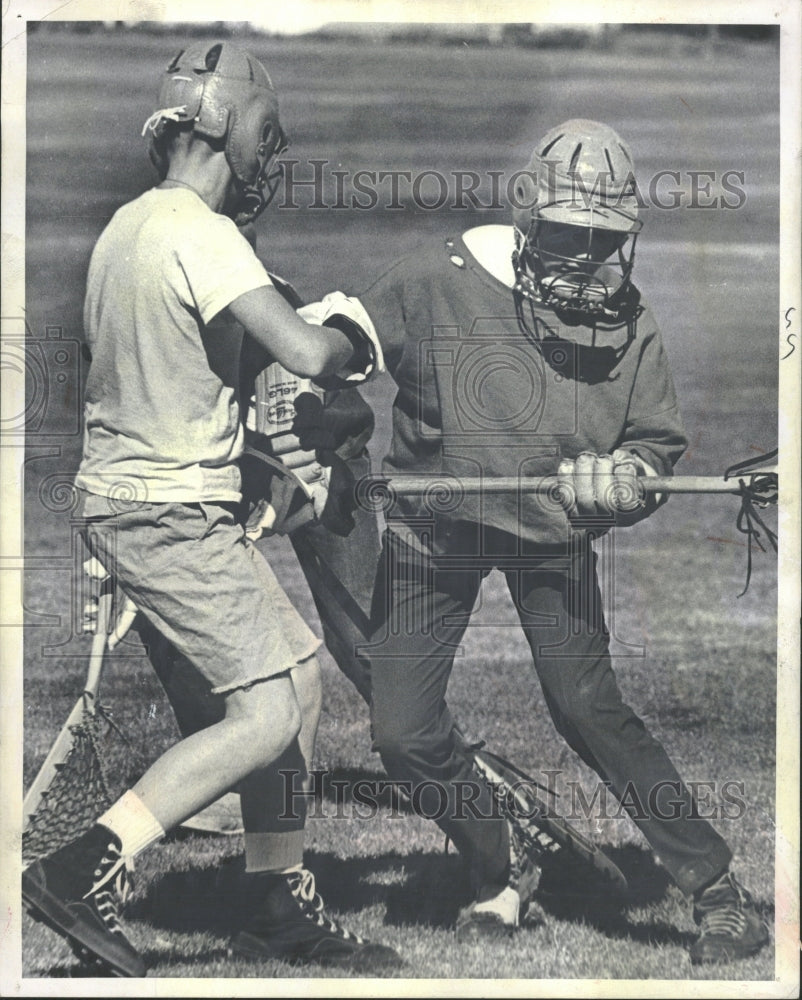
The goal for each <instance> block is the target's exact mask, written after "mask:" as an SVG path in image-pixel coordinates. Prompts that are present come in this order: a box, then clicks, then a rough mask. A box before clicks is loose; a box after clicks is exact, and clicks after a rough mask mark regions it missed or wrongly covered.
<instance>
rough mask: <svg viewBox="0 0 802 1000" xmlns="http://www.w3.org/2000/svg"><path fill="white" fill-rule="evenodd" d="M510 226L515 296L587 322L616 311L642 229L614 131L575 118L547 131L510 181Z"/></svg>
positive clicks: (627, 155)
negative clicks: (572, 248)
mask: <svg viewBox="0 0 802 1000" xmlns="http://www.w3.org/2000/svg"><path fill="white" fill-rule="evenodd" d="M513 222H514V225H515V230H516V243H517V250H516V252H515V254H514V256H513V266H514V268H515V273H516V290H517V291H519V292H520V293H521V294H523V295H524V296H525V297H527V298H530V299H532V300H533V301H535V302H537V303H539V304H543V305H549V306H554V307H558V308H562V309H565V310H568V311H571V312H577V313H584V314H586V315H588V316H590V317H599V318H614V317H615V316H617V315H618V314H619V313H620V312H621V308H622V303H623V302H624V301H625V300H626V299H627V293H628V290H629V284H630V278H631V273H632V267H633V263H634V251H635V240H636V237H637V234H638V232H639V231H640V229H641V225H642V223H641V221H640V219H639V218H638V199H637V189H636V185H635V173H634V164H633V161H632V154H631V152H630V150H629V147H628V146H627V144H626V143H625V142H624V141H623V140H622V139H621V137H620V136H619V135H618V133H617V132H615V130H614V129H612V128H611V127H610V126H609V125H604V124H602V123H601V122H596V121H590V120H586V119H581V118H574V119H571V120H569V121H567V122H564V123H563V124H562V125H558V126H557V127H556V128H553V129H550V130H549V131H548V132H547V133H546V134H545V135H544V136H543V138H542V139H541V140H540V141H539V142H538V143H537V145H536V146H535V149H534V152H533V153H532V156H531V158H530V160H529V163H528V164H527V167H526V169H525V170H524V171H521V172H520V174H519V175H518V177H517V180H516V185H515V198H514V204H513ZM560 231H562V232H560ZM555 234H558V236H559V235H561V236H562V237H563V242H567V241H566V240H565V236H566V235H569V236H571V237H572V239H573V244H574V246H575V247H577V248H578V249H576V250H575V251H573V252H572V251H570V250H562V249H560V246H559V243H560V241H559V239H557V240H556V243H555V239H554V237H555ZM555 246H556V249H555ZM594 247H596V248H599V247H601V248H603V250H602V252H599V250H598V249H596V250H594ZM608 257H609V258H610V259H609V260H608V259H607V258H608Z"/></svg>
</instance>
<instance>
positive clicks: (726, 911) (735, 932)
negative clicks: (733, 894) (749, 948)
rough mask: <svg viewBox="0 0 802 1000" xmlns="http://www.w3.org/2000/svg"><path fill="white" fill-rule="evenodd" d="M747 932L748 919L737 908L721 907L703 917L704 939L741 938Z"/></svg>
mask: <svg viewBox="0 0 802 1000" xmlns="http://www.w3.org/2000/svg"><path fill="white" fill-rule="evenodd" d="M745 930H746V917H745V916H744V913H743V910H741V909H740V908H739V907H737V906H720V907H717V908H716V909H715V910H710V911H709V912H708V913H705V915H704V916H703V917H702V937H729V938H733V939H736V938H739V937H741V935H742V934H743V933H744V931H745Z"/></svg>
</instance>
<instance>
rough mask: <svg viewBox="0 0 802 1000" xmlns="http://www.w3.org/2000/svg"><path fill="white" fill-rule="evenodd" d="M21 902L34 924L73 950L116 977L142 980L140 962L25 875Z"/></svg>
mask: <svg viewBox="0 0 802 1000" xmlns="http://www.w3.org/2000/svg"><path fill="white" fill-rule="evenodd" d="M22 899H23V902H24V903H25V905H26V908H27V910H28V913H30V915H31V916H32V917H33V919H34V920H38V921H39V922H40V923H43V924H46V925H47V926H48V927H49V928H50V929H51V930H52V931H55V933H56V934H58V935H60V936H61V937H63V938H66V939H67V940H68V941H69V942H70V944H72V945H73V946H74V947H75V946H77V947H78V948H83V949H86V951H88V952H89V953H90V954H91V955H93V956H94V958H95V959H97V961H99V962H101V963H102V964H103V965H104V966H106V967H107V968H108V969H109V970H110V971H111V972H113V973H114V974H115V975H117V976H122V977H126V978H130V979H141V978H142V977H143V976H145V974H146V968H145V963H144V962H143V961H142V960H141V959H139V961H138V962H137V961H136V960H134V959H133V958H132V957H131V956H130V955H127V954H126V953H125V952H124V951H123V950H122V949H121V948H120V947H119V946H118V945H117V944H116V942H114V941H109V939H108V936H107V935H106V934H103V933H101V932H100V931H99V930H97V929H96V928H95V927H93V926H92V924H90V923H88V922H87V921H86V920H84V919H83V918H82V917H80V916H79V915H77V914H75V913H73V912H72V911H71V910H70V909H69V908H68V907H66V906H65V905H64V903H62V902H61V900H60V899H59V898H58V896H54V895H53V893H52V892H48V890H47V889H45V888H44V887H43V886H42V885H40V884H39V883H38V882H37V881H36V879H34V878H32V877H31V876H30V875H29V874H28V873H27V872H23V873H22Z"/></svg>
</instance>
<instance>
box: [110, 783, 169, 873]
mask: <svg viewBox="0 0 802 1000" xmlns="http://www.w3.org/2000/svg"><path fill="white" fill-rule="evenodd" d="M98 823H100V824H102V825H103V826H105V827H107V828H108V829H109V830H111V831H112V832H113V833H116V834H117V836H118V837H119V838H120V840H121V841H122V847H121V848H120V853H121V854H122V855H123V856H124V857H131V858H133V857H136V855H137V854H139V853H141V852H142V851H144V850H145V848H146V847H150V845H151V844H154V843H155V842H156V841H157V840H161V838H162V837H163V836H164V829H163V827H162V825H161V823H160V822H159V821H158V820H157V819H156V817H155V816H154V815H153V813H152V812H151V811H150V809H148V807H147V806H146V805H145V803H144V802H143V801H142V799H140V798H139V796H138V795H137V794H136V792H132V791H130V790H129V791H127V792H126V793H125V794H124V795H123V796H122V797H121V798H119V799H117V801H116V802H115V803H114V805H113V806H112V807H111V808H110V809H108V810H107V811H106V812H104V813H103V815H102V816H101V817H100V818H99V819H98Z"/></svg>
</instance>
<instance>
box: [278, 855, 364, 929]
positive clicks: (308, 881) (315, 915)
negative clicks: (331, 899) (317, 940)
mask: <svg viewBox="0 0 802 1000" xmlns="http://www.w3.org/2000/svg"><path fill="white" fill-rule="evenodd" d="M288 882H289V885H290V891H291V892H292V894H293V896H294V897H295V899H297V900H298V902H299V903H300V904H301V908H302V909H303V911H304V914H305V915H306V916H307V917H308V918H309V919H310V920H314V921H315V923H317V924H318V926H320V927H323V928H325V929H326V930H327V931H330V932H331V933H333V934H338V935H339V936H340V937H342V938H344V939H345V940H346V941H354V942H356V943H357V944H364V942H363V940H362V938H361V937H360V936H359V935H358V934H354V933H352V932H351V931H349V930H347V929H346V928H345V927H341V926H340V925H339V924H338V923H337V922H336V920H333V919H332V918H331V917H330V916H329V915H328V913H326V910H325V907H324V904H323V899H322V897H321V896H320V894H319V893H318V892H317V891H316V890H315V876H314V875H313V874H312V872H310V871H309V870H308V869H307V868H304V869H302V870H301V871H300V872H294V873H293V874H292V875H290V876H289V877H288Z"/></svg>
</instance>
